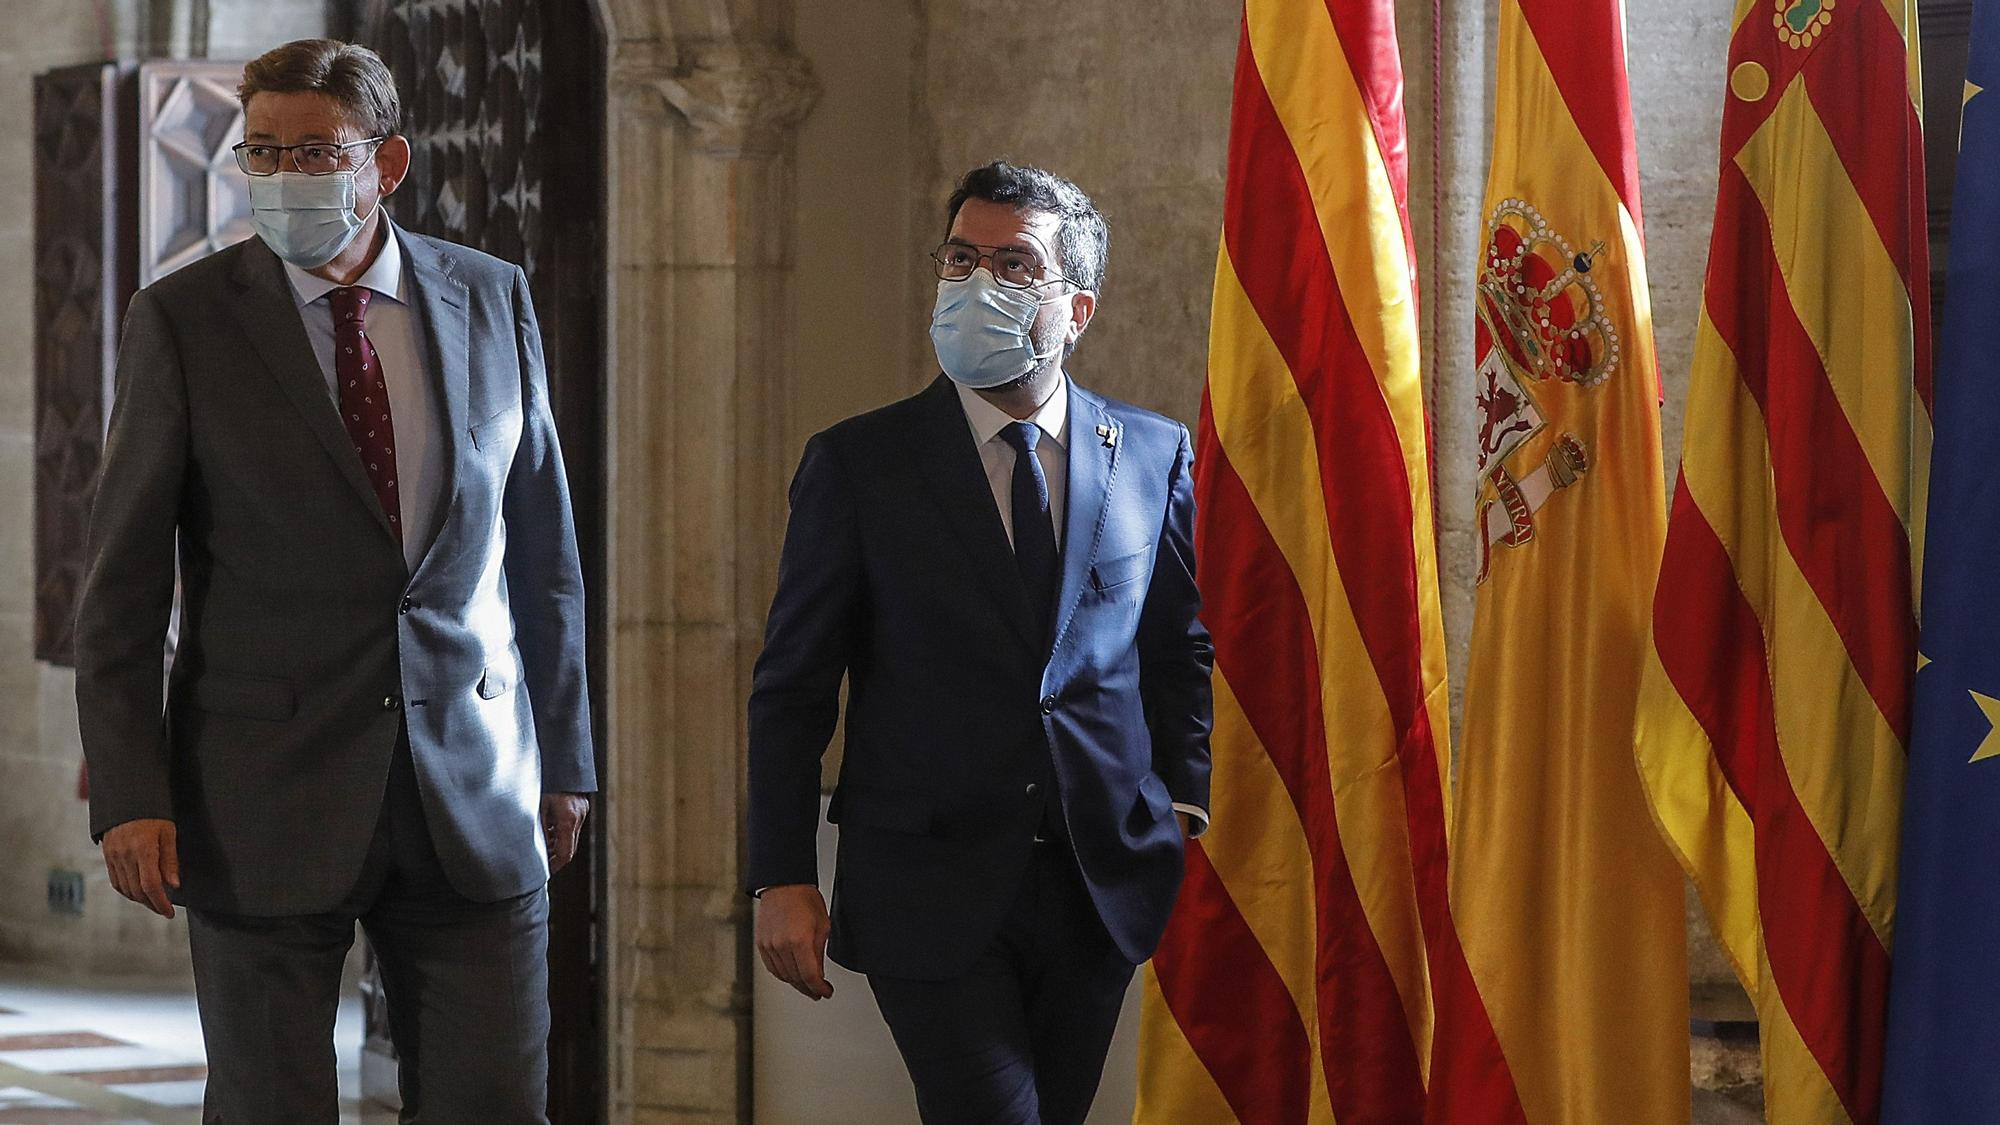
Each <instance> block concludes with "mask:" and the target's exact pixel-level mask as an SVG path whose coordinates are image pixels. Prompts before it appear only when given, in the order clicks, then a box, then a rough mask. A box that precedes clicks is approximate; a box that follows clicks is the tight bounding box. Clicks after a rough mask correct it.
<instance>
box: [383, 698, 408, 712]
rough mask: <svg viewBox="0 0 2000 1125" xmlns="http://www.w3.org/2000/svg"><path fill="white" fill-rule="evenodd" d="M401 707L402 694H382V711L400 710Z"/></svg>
mask: <svg viewBox="0 0 2000 1125" xmlns="http://www.w3.org/2000/svg"><path fill="white" fill-rule="evenodd" d="M402 707H403V697H402V696H400V695H385V696H383V697H382V710H384V711H400V710H402Z"/></svg>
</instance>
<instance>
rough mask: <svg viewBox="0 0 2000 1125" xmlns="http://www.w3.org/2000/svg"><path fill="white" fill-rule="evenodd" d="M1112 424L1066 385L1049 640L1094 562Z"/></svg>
mask: <svg viewBox="0 0 2000 1125" xmlns="http://www.w3.org/2000/svg"><path fill="white" fill-rule="evenodd" d="M1119 436H1120V435H1119V428H1118V422H1117V420H1115V419H1114V418H1112V417H1111V415H1110V413H1109V412H1108V411H1106V410H1105V409H1104V403H1103V401H1102V400H1100V399H1099V398H1098V397H1097V396H1096V395H1093V394H1091V393H1090V392H1088V391H1086V390H1084V389H1083V388H1082V387H1079V386H1077V385H1076V382H1075V381H1074V380H1072V381H1071V382H1070V385H1069V446H1068V448H1067V449H1066V450H1065V451H1064V452H1065V453H1066V454H1067V456H1068V458H1069V486H1068V501H1067V506H1068V511H1067V512H1065V513H1064V515H1063V552H1062V562H1063V572H1062V586H1061V588H1060V590H1059V591H1058V592H1057V594H1056V622H1057V628H1056V630H1055V633H1054V636H1055V638H1056V639H1057V640H1061V639H1062V635H1063V631H1064V630H1065V629H1067V628H1068V627H1069V620H1070V617H1071V615H1072V614H1074V613H1075V612H1076V605H1077V602H1078V600H1080V599H1081V598H1082V597H1083V587H1084V583H1085V582H1086V581H1087V580H1088V579H1089V577H1090V568H1091V567H1092V566H1093V565H1095V564H1096V562H1097V543H1098V539H1099V538H1100V537H1101V535H1102V532H1103V530H1104V510H1105V505H1106V503H1107V501H1108V500H1109V499H1110V497H1111V484H1112V481H1113V480H1114V479H1116V477H1117V474H1118V448H1119V441H1118V439H1119Z"/></svg>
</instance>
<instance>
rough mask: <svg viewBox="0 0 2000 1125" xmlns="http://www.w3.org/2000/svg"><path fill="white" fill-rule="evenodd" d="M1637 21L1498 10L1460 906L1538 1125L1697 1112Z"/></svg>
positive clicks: (1590, 3) (1457, 860)
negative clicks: (1663, 753)
mask: <svg viewBox="0 0 2000 1125" xmlns="http://www.w3.org/2000/svg"><path fill="white" fill-rule="evenodd" d="M1623 15H1624V12H1623V6H1622V4H1621V2H1620V0H1501V2H1500V57H1499V66H1498V70H1497V76H1498V83H1497V87H1496V90H1495V97H1494V137H1493V164H1492V168H1491V170H1490V172H1489V173H1488V179H1487V184H1486V203H1485V207H1484V209H1483V218H1484V226H1483V229H1482V231H1481V238H1480V245H1481V247H1482V251H1481V254H1480V260H1479V263H1478V268H1477V278H1478V281H1477V288H1476V295H1475V308H1476V313H1477V317H1478V321H1477V324H1476V327H1475V347H1476V355H1475V359H1476V362H1477V371H1476V376H1475V378H1476V382H1475V386H1476V387H1477V391H1476V394H1475V399H1474V401H1475V404H1476V407H1477V410H1478V428H1477V430H1476V436H1477V449H1476V453H1477V456H1478V482H1479V491H1478V497H1477V508H1476V514H1477V519H1476V521H1475V534H1476V535H1477V537H1478V540H1477V542H1478V549H1479V551H1480V560H1479V571H1478V573H1479V585H1478V592H1477V610H1476V612H1475V614H1474V617H1473V626H1472V656H1471V664H1470V667H1469V669H1468V673H1467V679H1466V692H1465V719H1464V724H1465V725H1464V727H1463V734H1464V742H1463V743H1462V744H1461V746H1460V748H1459V771H1458V791H1457V805H1456V808H1455V810H1454V822H1453V825H1454V831H1453V834H1452V870H1451V906H1452V915H1453V917H1454V918H1455V919H1456V920H1457V923H1458V927H1459V933H1460V935H1461V938H1462V940H1463V941H1464V943H1465V952H1466V958H1467V960H1468V961H1469V962H1470V963H1471V966H1472V974H1473V977H1474V979H1475V980H1476V981H1477V982H1478V986H1479V995H1480V996H1481V997H1482V998H1483V1000H1484V1005H1485V1010H1486V1012H1487V1013H1489V1014H1490V1016H1491V1019H1492V1026H1493V1031H1494V1033H1495V1034H1496V1035H1497V1037H1498V1039H1499V1042H1500V1046H1501V1048H1502V1049H1503V1051H1504V1053H1505V1055H1506V1059H1507V1064H1508V1068H1509V1069H1510V1071H1511V1072H1512V1075H1513V1079H1514V1083H1515V1088H1516V1090H1517V1091H1518V1093H1519V1097H1520V1104H1521V1108H1522V1110H1523V1111H1524V1112H1525V1115H1526V1117H1527V1120H1528V1121H1529V1122H1530V1123H1532V1125H1605V1123H1608V1122H1616V1123H1618V1125H1647V1123H1659V1125H1668V1123H1673V1125H1686V1122H1687V1120H1688V1114H1689V1112H1690V1109H1689V1104H1688V1097H1689V1083H1688V982H1687V921H1686V911H1685V907H1684V905H1683V894H1682V886H1683V884H1682V878H1681V872H1680V868H1679V867H1678V866H1676V865H1675V863H1674V859H1673V855H1672V853H1670V852H1669V851H1668V850H1667V849H1666V848H1665V847H1664V846H1663V845H1662V843H1661V840H1660V836H1659V834H1658V833H1657V832H1656V831H1654V828H1653V824H1652V820H1651V818H1650V817H1649V816H1648V815H1647V804H1646V795H1645V791H1644V789H1643V788H1642V787H1641V785H1640V782H1639V772H1638V769H1637V766H1636V764H1635V762H1634V761H1633V755H1632V730H1633V719H1634V709H1635V707H1636V706H1637V704H1638V694H1639V676H1640V670H1641V669H1642V668H1643V667H1644V666H1645V662H1646V657H1645V650H1646V642H1647V637H1646V629H1647V619H1648V609H1649V607H1650V605H1651V602H1652V594H1653V584H1654V579H1655V577H1656V576H1657V575H1658V573H1659V562H1660V547H1661V540H1662V539H1663V538H1664V536H1665V533H1666V510H1665V508H1666V505H1665V496H1664V492H1663V489H1662V475H1663V474H1662V469H1661V466H1660V424H1659V372H1658V371H1657V369H1656V368H1655V366H1654V355H1653V326H1652V308H1651V302H1650V300H1649V298H1648V296H1647V290H1646V265H1645V247H1644V245H1643V242H1642V226H1641V219H1640V207H1639V175H1638V160H1637V157H1636V150H1635V148H1634V145H1633V138H1632V114H1631V105H1630V101H1629V98H1628V95H1627V85H1626V80H1625V41H1624V40H1625V35H1624V27H1623V22H1624V21H1623ZM1461 1018H1468V1013H1465V1012H1461V1011H1460V1010H1459V1009H1457V1008H1455V1007H1453V1006H1451V1005H1449V1004H1447V1003H1446V1002H1445V1001H1444V1000H1443V999H1442V998H1441V999H1440V1002H1439V1007H1438V1027H1439V1030H1440V1035H1439V1050H1440V1051H1444V1050H1446V1049H1447V1048H1448V1046H1449V1045H1452V1044H1456V1043H1461V1042H1463V1041H1464V1037H1461V1036H1455V1035H1452V1034H1447V1033H1448V1032H1450V1031H1452V1030H1453V1029H1454V1028H1455V1025H1456V1023H1457V1021H1458V1020H1459V1019H1461ZM1469 1018H1472V1019H1474V1020H1477V1019H1479V1012H1478V1010H1477V1009H1476V1008H1475V1009H1473V1010H1472V1011H1471V1012H1470V1013H1469ZM1441 1061H1442V1060H1441ZM1443 1104H1444V1103H1440V1105H1443ZM1432 1119H1433V1120H1434V1121H1438V1122H1442V1123H1458V1122H1464V1123H1472V1122H1486V1121H1491V1120H1494V1119H1495V1118H1494V1116H1493V1114H1492V1113H1491V1112H1490V1110H1489V1109H1488V1108H1487V1107H1484V1106H1473V1107H1471V1112H1470V1113H1467V1114H1457V1115H1454V1114H1446V1113H1433V1114H1432Z"/></svg>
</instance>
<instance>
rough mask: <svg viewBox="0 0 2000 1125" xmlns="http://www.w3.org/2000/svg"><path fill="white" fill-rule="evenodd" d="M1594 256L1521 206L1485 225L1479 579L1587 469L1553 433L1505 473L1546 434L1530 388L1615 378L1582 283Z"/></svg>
mask: <svg viewBox="0 0 2000 1125" xmlns="http://www.w3.org/2000/svg"><path fill="white" fill-rule="evenodd" d="M1603 254H1604V243H1602V242H1597V243H1594V244H1592V245H1591V247H1590V248H1589V249H1588V250H1584V251H1579V250H1577V249H1576V248H1575V247H1574V246H1572V245H1571V244H1570V242H1569V240H1568V239H1565V238H1564V237H1563V236H1562V235H1561V234H1559V233H1557V232H1556V231H1555V230H1554V229H1553V228H1551V227H1550V226H1549V223H1548V220H1547V219H1545V218H1543V216H1542V213H1541V212H1540V211H1538V210H1536V209H1535V208H1534V206H1533V205H1531V204H1529V203H1528V202H1526V201H1525V200H1521V199H1506V200H1502V201H1501V202H1500V204H1499V206H1497V207H1495V208H1494V209H1493V217H1492V219H1491V221H1490V222H1489V223H1488V224H1487V243H1486V254H1485V259H1484V261H1483V262H1482V263H1481V266H1482V268H1481V269H1480V271H1479V283H1478V304H1477V307H1478V315H1479V320H1478V325H1477V328H1476V337H1477V338H1476V341H1475V350H1476V353H1477V355H1478V358H1479V370H1478V376H1479V384H1478V386H1479V389H1478V392H1477V395H1476V402H1477V405H1478V407H1479V434H1478V439H1479V482H1480V484H1479V524H1480V546H1481V557H1480V567H1479V578H1480V580H1481V581H1484V580H1485V578H1486V572H1487V569H1488V564H1489V563H1490V561H1491V557H1490V552H1491V550H1492V548H1493V547H1495V546H1503V545H1504V546H1510V547H1520V546H1524V545H1526V544H1527V543H1528V542H1529V541H1531V540H1532V539H1533V538H1534V532H1535V524H1534V516H1535V512H1536V511H1537V510H1539V509H1540V508H1541V506H1542V505H1543V504H1544V503H1546V502H1547V501H1548V499H1549V497H1550V496H1552V495H1554V494H1555V493H1556V492H1558V491H1560V490H1562V489H1565V488H1568V487H1570V486H1571V485H1574V484H1575V483H1576V482H1577V481H1578V479H1579V478H1581V477H1582V476H1583V474H1584V473H1585V472H1586V471H1587V470H1588V469H1589V467H1590V460H1591V457H1590V451H1589V449H1588V448H1587V447H1586V446H1585V445H1584V443H1583V441H1582V440H1581V439H1580V438H1578V437H1577V436H1576V435H1574V434H1568V433H1565V434H1561V435H1560V436H1558V437H1557V438H1556V439H1555V441H1554V442H1553V443H1551V444H1550V445H1549V446H1548V448H1547V450H1546V454H1545V456H1544V457H1543V459H1542V460H1541V462H1540V463H1539V464H1536V465H1534V466H1532V467H1529V466H1522V467H1520V468H1521V470H1522V471H1521V472H1520V476H1519V477H1518V479H1517V477H1516V475H1515V474H1514V473H1511V472H1510V471H1509V470H1508V467H1507V464H1506V462H1507V461H1508V459H1509V457H1511V456H1512V455H1513V453H1514V452H1515V451H1516V450H1518V449H1519V448H1520V447H1521V446H1522V445H1523V444H1525V443H1526V442H1527V441H1529V440H1530V439H1531V438H1533V437H1535V435H1537V434H1539V433H1541V432H1542V430H1543V429H1544V428H1545V427H1546V426H1547V424H1548V422H1547V418H1546V414H1545V412H1544V411H1543V410H1542V409H1541V407H1540V406H1539V405H1538V404H1537V402H1536V394H1537V389H1538V388H1544V389H1543V390H1542V393H1548V390H1547V389H1546V388H1552V387H1555V386H1568V387H1571V388H1578V389H1582V390H1588V389H1590V388H1594V387H1597V386H1600V385H1602V384H1603V383H1604V381H1605V380H1607V379H1609V378H1611V376H1612V375H1613V374H1615V373H1616V372H1617V371H1618V365H1619V347H1620V345H1619V339H1618V329H1617V327H1616V326H1615V325H1613V324H1612V323H1611V318H1610V316H1609V314H1608V313H1607V312H1606V311H1605V307H1604V296H1603V294H1602V293H1601V292H1600V291H1599V290H1598V287H1597V282H1596V281H1595V280H1593V279H1592V278H1591V276H1590V274H1591V269H1592V267H1593V266H1594V265H1595V264H1596V262H1597V260H1598V259H1599V258H1600V257H1602V256H1603Z"/></svg>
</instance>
